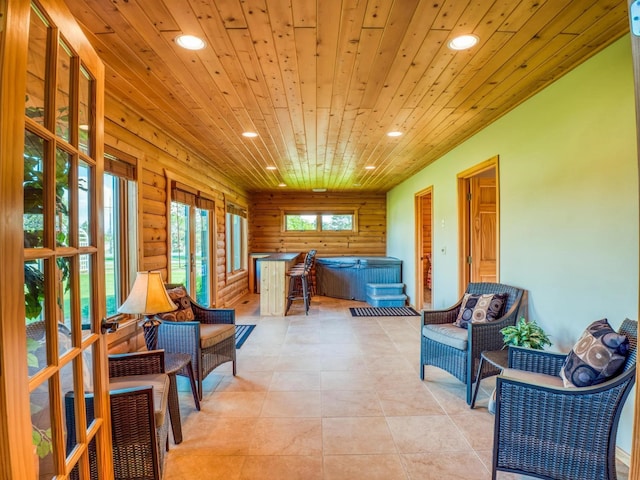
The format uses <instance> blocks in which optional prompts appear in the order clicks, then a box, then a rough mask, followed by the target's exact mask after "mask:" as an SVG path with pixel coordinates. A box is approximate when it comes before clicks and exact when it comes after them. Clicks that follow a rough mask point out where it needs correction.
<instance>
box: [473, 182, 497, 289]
mask: <svg viewBox="0 0 640 480" xmlns="http://www.w3.org/2000/svg"><path fill="white" fill-rule="evenodd" d="M470 183H471V185H470V186H471V189H470V190H471V192H470V195H471V212H470V213H471V214H470V232H471V255H470V257H471V281H472V282H495V281H496V278H497V276H496V245H497V210H496V197H497V195H496V179H495V178H485V177H483V176H476V177H473V178H471V182H470Z"/></svg>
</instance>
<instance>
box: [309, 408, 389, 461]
mask: <svg viewBox="0 0 640 480" xmlns="http://www.w3.org/2000/svg"><path fill="white" fill-rule="evenodd" d="M322 444H323V448H324V454H325V455H339V454H379V453H393V454H395V453H397V452H396V448H395V445H394V443H393V437H392V436H391V432H390V431H389V427H388V425H387V422H386V421H385V419H384V417H336V418H323V419H322Z"/></svg>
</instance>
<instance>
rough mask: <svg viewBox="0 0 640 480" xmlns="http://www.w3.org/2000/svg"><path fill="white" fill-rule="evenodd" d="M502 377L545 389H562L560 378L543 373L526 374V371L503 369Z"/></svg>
mask: <svg viewBox="0 0 640 480" xmlns="http://www.w3.org/2000/svg"><path fill="white" fill-rule="evenodd" d="M502 376H503V377H509V378H513V379H514V380H522V381H524V382H527V383H536V384H538V385H544V386H547V387H560V388H563V387H564V384H563V383H562V378H560V377H556V376H553V375H545V374H544V373H535V372H528V371H526V370H518V369H516V368H505V369H504V370H503V371H502Z"/></svg>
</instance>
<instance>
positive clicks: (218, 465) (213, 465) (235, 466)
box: [163, 451, 245, 480]
mask: <svg viewBox="0 0 640 480" xmlns="http://www.w3.org/2000/svg"><path fill="white" fill-rule="evenodd" d="M244 461H245V457H238V456H223V457H218V456H213V455H194V454H182V453H181V452H173V451H171V452H170V454H169V455H167V460H166V462H165V470H164V475H163V478H164V479H165V480H167V479H176V480H178V479H180V480H182V479H192V478H193V479H196V478H206V479H207V480H239V479H240V472H241V471H242V465H243V463H244Z"/></svg>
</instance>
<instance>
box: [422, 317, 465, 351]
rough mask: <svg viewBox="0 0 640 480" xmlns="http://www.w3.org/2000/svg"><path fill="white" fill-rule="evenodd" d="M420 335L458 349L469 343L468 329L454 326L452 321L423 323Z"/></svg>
mask: <svg viewBox="0 0 640 480" xmlns="http://www.w3.org/2000/svg"><path fill="white" fill-rule="evenodd" d="M422 335H424V336H425V337H427V338H429V339H431V340H433V341H434V342H438V343H443V344H445V345H449V346H450V347H453V348H457V349H458V350H463V351H464V350H466V349H467V348H468V345H469V331H468V330H466V329H464V328H460V327H456V326H455V325H454V324H453V323H443V324H440V325H424V326H423V327H422Z"/></svg>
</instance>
